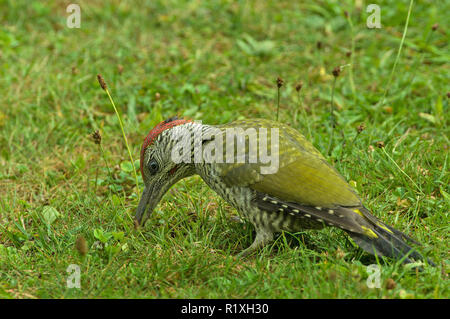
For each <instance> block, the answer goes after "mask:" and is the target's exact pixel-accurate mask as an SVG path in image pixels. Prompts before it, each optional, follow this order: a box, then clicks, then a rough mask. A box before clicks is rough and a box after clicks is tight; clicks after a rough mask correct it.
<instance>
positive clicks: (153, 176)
mask: <svg viewBox="0 0 450 319" xmlns="http://www.w3.org/2000/svg"><path fill="white" fill-rule="evenodd" d="M187 123H192V122H191V121H189V120H185V119H179V118H177V117H173V118H170V119H168V120H165V121H163V122H161V123H159V124H158V125H156V126H155V127H154V128H153V129H152V130H151V131H150V133H149V134H148V135H147V137H146V138H145V140H144V143H143V144H142V148H141V160H140V164H141V174H142V178H143V180H144V184H145V188H144V191H143V193H142V196H141V200H140V202H139V205H138V208H137V212H136V216H135V219H136V220H137V222H138V223H139V224H144V223H145V221H146V220H147V218H148V216H149V215H150V214H151V213H152V211H153V210H154V209H155V207H156V205H158V203H159V201H160V200H161V198H162V197H163V195H164V194H165V193H166V192H167V190H168V189H169V188H170V187H171V186H172V185H173V184H175V183H176V182H177V181H179V180H180V179H182V178H184V177H187V176H190V175H192V174H194V169H193V165H190V164H187V163H182V162H181V163H176V161H174V160H173V159H172V148H173V146H174V145H175V143H177V142H179V140H178V138H177V135H180V134H175V133H176V131H177V129H175V128H176V127H179V126H181V125H184V124H187ZM181 132H182V131H181Z"/></svg>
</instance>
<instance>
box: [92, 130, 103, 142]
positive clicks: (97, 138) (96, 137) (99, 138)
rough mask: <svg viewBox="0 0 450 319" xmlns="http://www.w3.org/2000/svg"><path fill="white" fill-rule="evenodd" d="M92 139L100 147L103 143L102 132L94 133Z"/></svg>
mask: <svg viewBox="0 0 450 319" xmlns="http://www.w3.org/2000/svg"><path fill="white" fill-rule="evenodd" d="M91 136H92V138H93V139H94V143H95V144H98V145H100V144H101V143H102V136H101V135H100V131H99V130H96V131H95V132H94V133H92V135H91Z"/></svg>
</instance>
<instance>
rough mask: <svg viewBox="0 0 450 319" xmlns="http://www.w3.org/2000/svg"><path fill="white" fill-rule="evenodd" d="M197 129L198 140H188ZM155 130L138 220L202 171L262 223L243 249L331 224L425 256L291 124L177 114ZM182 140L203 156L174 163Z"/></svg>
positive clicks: (383, 250)
mask: <svg viewBox="0 0 450 319" xmlns="http://www.w3.org/2000/svg"><path fill="white" fill-rule="evenodd" d="M173 123H175V124H177V125H174V124H173ZM230 132H232V133H231V134H230V135H229V133H230ZM233 134H235V135H233ZM198 135H200V136H201V139H200V140H197V141H196V142H195V141H194V142H191V141H190V140H189V139H186V137H189V136H198ZM149 136H150V137H151V138H150V139H149V138H147V139H146V142H145V143H144V146H143V148H142V151H141V169H142V172H143V174H144V182H145V185H146V187H145V190H144V194H143V196H142V198H141V202H140V203H139V207H138V212H137V214H136V217H137V220H138V222H141V221H142V219H143V216H144V215H145V212H146V209H147V208H148V207H150V208H149V209H150V210H153V208H154V207H155V206H156V205H157V203H158V202H159V200H160V199H161V197H162V196H163V195H164V193H165V192H166V191H167V190H168V189H169V188H170V186H171V185H173V184H174V183H176V182H177V181H178V180H180V179H181V178H184V177H187V176H190V175H193V174H198V175H200V176H201V177H202V179H203V180H204V181H205V182H206V184H207V185H208V186H209V187H211V188H212V189H213V190H215V191H216V192H217V193H218V194H219V195H220V196H221V197H223V198H224V199H225V200H226V201H228V202H229V203H230V204H231V205H233V206H234V207H235V208H236V209H237V210H238V211H239V212H240V213H241V214H242V215H243V217H245V218H247V219H248V220H249V221H250V222H251V223H252V224H253V225H254V226H255V230H256V237H255V240H254V242H253V243H252V245H251V246H250V247H249V248H247V249H246V250H245V251H244V252H243V254H244V255H247V254H249V253H252V252H253V251H254V250H255V249H257V248H260V247H263V246H264V245H266V244H268V243H269V242H270V241H271V240H272V239H273V237H274V234H275V233H276V232H280V231H283V230H286V231H290V232H295V231H300V230H302V229H320V228H323V227H325V226H332V227H338V228H340V229H342V230H344V231H346V232H347V233H348V234H349V235H350V236H351V237H352V238H353V239H354V240H355V242H356V243H357V244H358V245H359V246H360V247H361V248H363V249H364V250H366V251H367V252H369V253H372V254H379V255H382V256H389V257H396V258H404V261H405V262H411V261H413V260H416V259H422V256H421V255H420V254H419V253H418V252H416V251H415V250H414V249H412V248H411V247H410V246H409V244H408V242H414V240H412V239H411V238H410V237H408V236H407V235H405V234H403V233H402V232H400V231H398V230H396V229H394V228H392V227H390V226H388V225H386V224H384V223H383V222H381V221H380V220H378V219H377V218H376V217H374V216H373V215H371V214H370V212H369V210H367V209H366V208H365V207H364V206H363V204H362V203H361V199H360V198H359V196H358V195H357V194H356V192H355V191H354V190H353V189H352V188H351V187H350V185H349V184H348V183H347V182H346V181H345V179H344V178H343V177H342V176H341V175H340V174H339V173H338V172H337V170H336V169H334V168H333V167H332V166H331V165H330V164H329V163H328V162H327V161H326V159H325V158H324V157H323V156H322V154H320V152H319V151H318V150H317V149H316V148H314V146H313V145H312V144H311V143H310V142H309V141H307V140H306V139H305V137H304V136H303V135H301V134H300V133H299V132H298V131H296V130H295V129H293V128H291V127H289V126H288V125H285V124H282V123H278V122H273V121H269V120H262V119H251V120H242V121H235V122H232V123H229V124H225V125H218V126H212V125H203V124H199V123H194V122H189V121H185V120H178V119H171V120H168V121H164V122H162V123H160V124H159V125H158V126H157V127H155V129H153V130H152V131H151V132H150V134H149ZM230 136H231V138H230ZM149 141H151V142H149ZM180 141H185V142H184V144H182V145H181V146H184V147H185V148H187V149H188V150H190V152H191V157H194V158H195V157H196V156H197V155H199V153H198V151H197V147H198V146H199V145H200V144H201V146H202V148H203V151H202V153H201V154H202V156H200V157H199V158H200V159H201V160H200V161H195V160H194V161H193V162H192V161H188V162H184V163H174V162H173V158H172V157H171V154H172V148H173V147H174V145H177V143H180ZM178 146H180V145H178ZM180 149H181V148H180ZM263 150H264V151H265V152H264V151H263ZM213 153H214V160H213V161H209V160H207V158H208V156H206V157H205V154H210V155H211V156H212V154H213ZM230 154H231V155H230ZM219 155H220V156H219ZM263 155H266V156H263ZM210 159H211V158H210ZM158 164H159V166H160V167H159V166H158ZM147 165H149V166H147ZM155 165H156V169H155ZM268 168H272V169H269V172H268V170H267V169H268ZM273 168H275V169H273ZM414 243H416V242H414Z"/></svg>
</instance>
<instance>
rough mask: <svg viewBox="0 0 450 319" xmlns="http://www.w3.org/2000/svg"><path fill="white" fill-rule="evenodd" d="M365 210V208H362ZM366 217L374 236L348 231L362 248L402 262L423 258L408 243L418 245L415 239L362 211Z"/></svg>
mask: <svg viewBox="0 0 450 319" xmlns="http://www.w3.org/2000/svg"><path fill="white" fill-rule="evenodd" d="M364 210H365V209H364ZM364 213H365V214H364V216H365V217H366V218H368V222H369V223H370V226H372V227H371V230H372V231H373V233H374V235H375V236H366V235H363V234H360V233H355V232H350V231H348V234H349V235H350V237H352V239H353V240H354V241H355V242H356V244H358V246H360V247H361V248H362V249H363V250H365V251H366V252H368V253H370V254H377V255H381V256H386V257H391V258H395V259H403V262H404V263H412V262H415V261H419V260H425V258H424V257H423V256H422V255H421V254H420V253H419V252H418V251H417V250H415V249H414V248H413V247H411V246H410V245H409V243H412V244H415V245H420V243H418V242H417V241H415V240H414V239H412V238H411V237H409V236H407V235H406V234H404V233H402V232H401V231H399V230H397V229H395V228H393V227H391V226H388V225H386V224H384V223H381V222H380V221H379V220H378V219H376V218H375V217H374V216H372V215H370V213H368V211H367V212H364ZM428 263H429V264H431V265H433V266H434V263H433V262H432V261H431V260H429V259H428Z"/></svg>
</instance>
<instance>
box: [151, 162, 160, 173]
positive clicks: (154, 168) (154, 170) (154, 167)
mask: <svg viewBox="0 0 450 319" xmlns="http://www.w3.org/2000/svg"><path fill="white" fill-rule="evenodd" d="M158 169H159V165H158V162H157V161H156V160H151V161H150V162H149V163H148V170H149V171H150V173H151V174H156V173H157V172H158Z"/></svg>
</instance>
